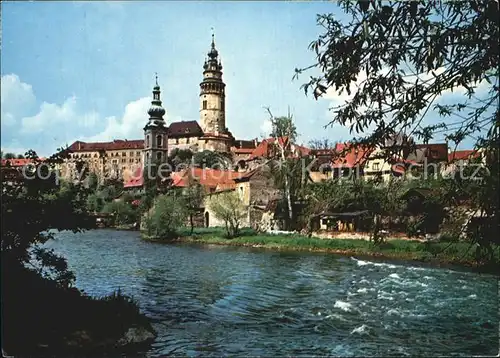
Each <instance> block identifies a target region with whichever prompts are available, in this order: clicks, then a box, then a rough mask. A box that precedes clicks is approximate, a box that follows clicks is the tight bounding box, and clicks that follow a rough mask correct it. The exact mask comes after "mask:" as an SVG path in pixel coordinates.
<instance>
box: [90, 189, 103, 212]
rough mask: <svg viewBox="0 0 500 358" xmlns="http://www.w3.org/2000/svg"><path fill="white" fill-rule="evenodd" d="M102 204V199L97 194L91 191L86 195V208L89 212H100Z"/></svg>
mask: <svg viewBox="0 0 500 358" xmlns="http://www.w3.org/2000/svg"><path fill="white" fill-rule="evenodd" d="M103 206H104V201H103V200H102V198H101V197H100V196H99V195H97V194H95V193H92V194H90V195H89V196H88V197H87V209H88V210H89V211H90V212H100V211H101V210H102V208H103Z"/></svg>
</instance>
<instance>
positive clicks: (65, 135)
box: [1, 74, 166, 156]
mask: <svg viewBox="0 0 500 358" xmlns="http://www.w3.org/2000/svg"><path fill="white" fill-rule="evenodd" d="M1 99H2V123H1V126H2V132H1V137H2V147H3V148H6V149H5V150H7V149H9V148H10V149H9V150H15V152H16V153H24V152H26V150H28V149H33V150H35V151H36V152H37V153H38V154H39V155H42V156H48V155H51V154H53V153H54V152H55V150H56V149H57V148H59V147H61V146H65V145H66V144H68V145H69V144H71V143H72V142H73V141H75V140H83V141H108V140H113V139H125V138H126V139H140V138H141V137H142V133H143V127H144V125H145V124H146V121H147V118H148V114H147V110H148V108H149V106H150V103H151V99H150V98H148V97H144V98H140V99H138V100H135V101H132V102H130V103H128V104H127V105H126V106H125V109H124V112H123V115H122V116H121V117H118V116H111V117H106V118H105V117H104V116H102V115H100V114H99V113H97V112H96V111H92V110H90V111H84V110H81V108H79V102H78V98H77V97H75V96H72V97H69V98H68V99H67V100H66V101H64V102H63V103H62V104H58V103H49V102H43V103H42V104H41V105H40V106H39V107H38V108H37V105H36V102H37V99H36V96H35V94H34V92H33V89H32V86H31V85H29V84H27V83H23V82H21V80H20V79H19V77H18V76H17V75H14V74H12V75H6V76H2V98H1ZM165 118H166V116H165ZM16 124H17V125H16Z"/></svg>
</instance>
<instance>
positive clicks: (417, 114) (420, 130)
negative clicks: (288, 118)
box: [296, 0, 499, 144]
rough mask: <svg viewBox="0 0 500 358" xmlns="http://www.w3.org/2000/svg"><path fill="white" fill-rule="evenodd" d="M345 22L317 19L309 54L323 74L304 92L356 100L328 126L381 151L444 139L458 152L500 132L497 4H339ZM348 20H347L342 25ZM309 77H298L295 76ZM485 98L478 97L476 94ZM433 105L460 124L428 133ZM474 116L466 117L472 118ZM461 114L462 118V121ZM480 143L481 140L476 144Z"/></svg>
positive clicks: (337, 110) (438, 125)
mask: <svg viewBox="0 0 500 358" xmlns="http://www.w3.org/2000/svg"><path fill="white" fill-rule="evenodd" d="M340 6H341V7H342V9H343V10H344V12H345V13H346V16H345V17H343V18H342V20H341V19H337V18H336V17H335V16H334V15H333V14H324V15H319V16H318V20H317V21H318V24H319V25H320V26H322V27H323V29H324V32H323V33H322V34H321V35H320V36H319V38H318V40H316V41H313V42H312V43H311V45H310V48H311V49H312V50H313V51H314V52H315V53H316V56H317V62H316V63H315V64H314V65H313V66H310V67H316V68H318V69H319V70H320V71H321V73H322V74H321V75H320V76H316V77H312V78H311V80H310V81H309V82H308V83H307V84H305V85H304V89H305V91H306V93H307V92H308V90H309V89H310V88H312V89H313V92H314V96H315V97H316V98H317V97H319V96H321V95H323V94H324V93H326V91H327V90H334V91H336V92H340V93H342V92H344V91H345V92H347V93H348V94H351V90H352V87H353V82H355V81H357V80H360V79H361V78H362V77H363V78H365V77H366V79H364V80H363V82H362V84H361V85H359V86H357V88H355V90H354V92H353V96H352V99H351V100H349V101H347V103H345V104H343V105H341V106H339V107H337V108H335V109H334V118H333V120H332V122H331V124H335V123H338V124H341V125H350V127H351V130H352V131H353V132H355V133H358V134H365V133H366V131H367V129H368V128H369V127H374V128H375V130H373V131H368V135H367V136H365V137H364V138H361V139H360V140H358V142H367V143H369V144H383V143H384V142H385V141H386V140H387V139H390V137H391V136H393V135H394V134H397V133H399V134H403V133H406V134H408V133H409V134H412V135H414V136H416V137H417V138H418V139H422V140H424V141H425V140H428V139H430V138H432V136H433V134H436V133H443V132H445V133H447V134H446V136H447V137H448V139H450V141H453V142H455V143H456V144H458V143H460V142H461V141H463V140H464V139H465V138H466V137H467V136H470V135H474V134H475V133H479V132H482V131H484V129H487V130H488V129H489V132H488V136H492V135H494V133H493V132H494V131H495V128H497V126H498V120H499V109H498V106H497V103H498V99H499V90H498V66H497V63H498V60H499V52H498V51H496V50H494V49H496V48H497V46H496V45H497V44H498V42H499V26H498V22H497V19H498V16H499V9H498V2H492V1H467V2H442V1H431V2H427V1H408V2H397V1H379V0H377V1H358V2H357V3H355V2H352V1H347V0H343V1H340ZM344 19H346V20H344ZM304 70H306V69H301V70H296V71H297V74H299V73H301V72H302V71H304ZM479 84H481V86H484V87H485V89H486V90H485V91H478V86H479ZM460 86H461V87H464V88H465V89H466V95H465V96H463V98H462V101H459V102H458V103H455V104H453V105H449V106H448V105H443V104H440V103H438V101H437V99H438V98H439V96H440V95H441V94H443V93H445V92H446V91H452V90H454V89H456V88H457V87H460ZM433 105H434V107H433V108H434V109H435V110H437V111H438V113H439V114H440V115H442V116H447V117H448V116H455V118H458V119H460V120H459V121H458V122H457V123H454V124H453V125H450V124H449V123H448V124H446V123H445V122H436V123H431V124H428V125H424V122H425V121H423V119H424V117H425V114H426V113H427V112H428V110H429V109H431V107H432V106H433ZM467 110H469V112H467ZM462 113H463V114H462ZM477 144H480V141H479V140H478V143H477Z"/></svg>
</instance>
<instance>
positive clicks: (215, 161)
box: [193, 150, 232, 170]
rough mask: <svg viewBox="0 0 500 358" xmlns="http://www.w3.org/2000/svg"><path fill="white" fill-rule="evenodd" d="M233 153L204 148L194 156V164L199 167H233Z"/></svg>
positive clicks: (222, 168)
mask: <svg viewBox="0 0 500 358" xmlns="http://www.w3.org/2000/svg"><path fill="white" fill-rule="evenodd" d="M231 159H232V158H231V155H230V154H229V153H219V152H213V151H211V150H204V151H202V152H197V153H195V154H194V156H193V165H194V166H196V167H198V168H211V169H220V170H225V169H230V168H231V167H232V160H231Z"/></svg>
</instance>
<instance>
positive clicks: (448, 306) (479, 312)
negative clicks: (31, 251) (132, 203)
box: [46, 230, 499, 357]
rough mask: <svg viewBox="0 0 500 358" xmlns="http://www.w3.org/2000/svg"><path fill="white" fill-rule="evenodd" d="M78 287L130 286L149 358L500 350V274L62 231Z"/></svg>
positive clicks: (59, 248) (57, 246)
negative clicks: (145, 319) (149, 323)
mask: <svg viewBox="0 0 500 358" xmlns="http://www.w3.org/2000/svg"><path fill="white" fill-rule="evenodd" d="M46 245H47V246H49V247H51V248H53V249H54V250H55V251H56V252H58V253H61V254H63V255H64V256H65V257H66V258H67V259H68V263H69V266H70V269H72V270H73V271H74V272H75V274H76V277H77V281H76V285H77V287H78V288H81V289H83V290H84V291H85V292H87V293H89V294H91V295H93V296H101V295H106V294H109V293H111V292H112V291H113V290H116V289H118V288H120V289H121V290H122V291H123V292H125V293H127V294H130V295H132V296H133V297H134V298H135V299H136V300H137V301H138V302H139V305H140V307H141V309H142V310H143V312H145V314H146V315H148V316H149V317H150V318H151V319H152V320H153V322H154V327H155V329H156V330H157V332H158V337H157V339H156V341H155V342H154V343H153V345H152V347H151V350H150V351H149V352H147V355H148V356H152V357H156V356H161V355H169V356H175V355H179V356H221V355H231V356H241V355H247V356H248V355H251V356H284V355H285V356H290V355H292V356H301V355H302V356H311V355H321V356H325V355H327V356H332V355H333V356H374V355H377V356H386V355H398V356H414V355H424V356H437V355H441V356H442V355H447V356H449V355H463V356H470V355H495V354H497V353H498V352H499V322H498V321H499V319H498V318H499V308H498V305H499V302H498V295H499V290H498V280H497V278H496V277H495V276H492V275H485V274H478V273H472V272H461V271H453V270H450V269H442V268H433V267H418V266H415V265H414V264H410V263H406V264H405V263H395V262H388V261H386V262H380V261H378V262H377V261H373V260H370V261H368V260H367V259H363V260H361V259H356V258H351V257H343V256H337V255H331V254H317V253H315V254H313V253H294V252H286V253H285V252H275V251H268V250H261V249H248V248H232V247H222V246H216V247H208V246H193V245H162V244H154V243H147V242H143V241H141V240H140V239H139V234H138V233H137V232H126V231H121V232H120V231H113V230H94V231H88V232H85V233H78V234H73V233H69V232H63V233H59V234H57V236H56V240H53V241H49V242H48V243H47V244H46Z"/></svg>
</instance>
